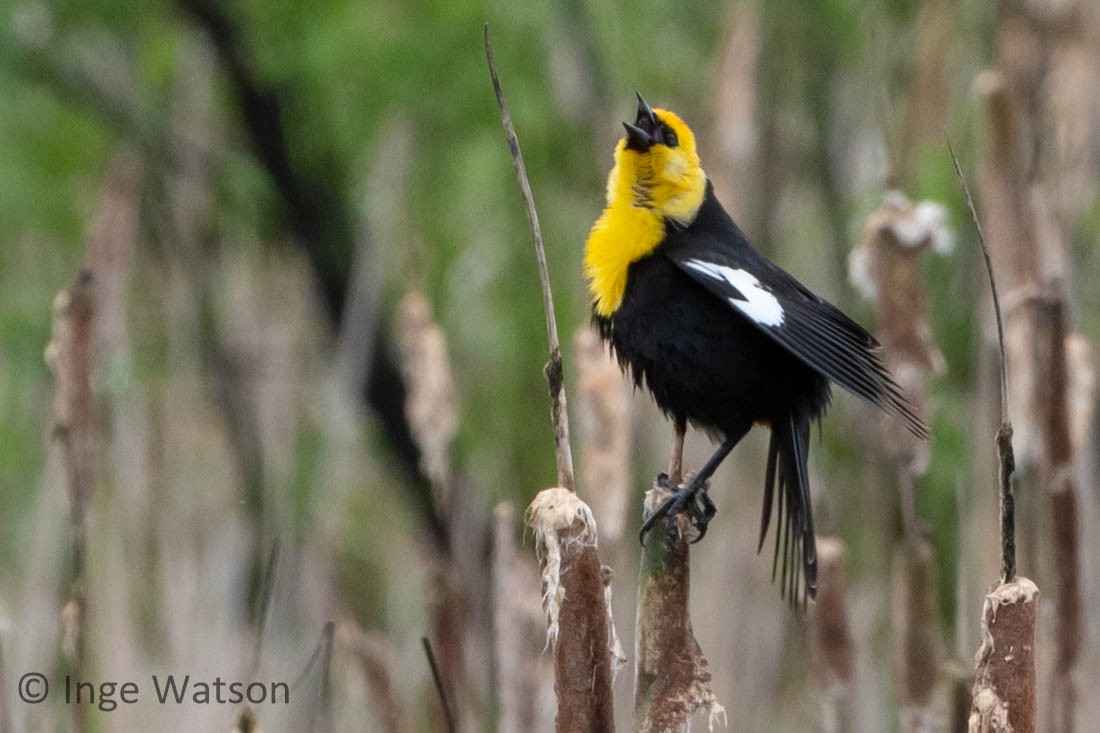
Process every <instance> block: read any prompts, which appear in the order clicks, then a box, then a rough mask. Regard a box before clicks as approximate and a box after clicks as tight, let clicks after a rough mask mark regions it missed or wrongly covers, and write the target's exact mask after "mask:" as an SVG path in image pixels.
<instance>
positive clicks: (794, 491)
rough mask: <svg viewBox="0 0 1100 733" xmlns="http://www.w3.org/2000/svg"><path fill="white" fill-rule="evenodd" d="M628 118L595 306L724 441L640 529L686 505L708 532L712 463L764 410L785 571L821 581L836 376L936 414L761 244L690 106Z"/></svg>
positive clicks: (595, 264)
mask: <svg viewBox="0 0 1100 733" xmlns="http://www.w3.org/2000/svg"><path fill="white" fill-rule="evenodd" d="M623 124H624V126H625V127H626V136H625V137H624V138H623V139H622V140H620V141H619V143H618V145H617V146H616V148H615V166H614V168H612V170H611V174H610V176H609V178H608V181H607V207H606V208H605V209H604V211H603V214H602V215H601V216H600V218H599V220H598V221H597V222H596V224H595V225H594V226H593V227H592V232H591V234H590V235H589V237H588V242H587V243H586V245H585V257H584V268H585V276H586V278H587V281H588V288H589V292H590V293H591V296H592V301H593V302H592V308H593V315H594V319H595V322H596V324H597V326H598V327H599V331H600V334H601V335H602V337H603V338H604V339H605V340H606V341H608V342H609V343H610V345H611V347H612V350H613V351H614V353H615V355H616V356H617V358H618V360H619V363H620V365H621V366H622V368H623V370H624V371H628V370H629V371H630V372H631V373H632V376H633V378H634V381H635V383H636V384H638V385H639V386H641V385H645V386H646V387H648V389H649V391H650V392H651V393H652V394H653V398H654V400H655V401H656V402H657V404H658V405H659V406H660V407H661V409H662V410H664V412H665V414H666V415H668V416H669V417H671V418H672V419H673V420H674V421H675V422H676V425H677V427H678V429H680V430H683V429H684V427H685V425H686V423H687V421H689V420H690V421H691V423H692V424H693V425H695V426H696V427H698V428H701V429H703V430H705V431H707V432H708V433H709V434H710V435H711V437H712V438H713V439H715V440H716V441H717V442H720V445H719V447H718V449H717V450H716V451H715V453H714V455H713V456H712V457H711V458H710V459H709V460H708V461H707V462H706V464H705V465H704V466H703V468H702V469H700V470H699V472H698V473H696V474H695V476H694V477H693V478H692V479H691V481H690V482H689V483H688V484H687V486H686V487H682V488H679V487H677V490H676V491H675V493H674V494H673V496H672V498H671V499H669V500H668V502H666V503H665V504H664V505H663V506H662V507H661V508H660V509H659V510H658V511H657V512H656V513H655V514H654V515H652V516H651V517H649V518H648V520H647V521H646V522H645V524H644V525H643V527H642V535H643V537H644V535H645V533H646V532H647V531H648V530H649V529H650V528H651V527H652V526H653V523H654V522H655V521H656V520H657V519H658V518H660V517H663V516H666V515H668V514H669V513H670V512H678V511H687V512H688V513H689V515H690V516H691V517H692V519H693V521H694V523H695V525H696V526H697V527H698V529H699V530H700V534H699V536H701V535H702V533H703V532H705V530H706V524H707V522H708V521H709V520H710V518H711V516H713V514H714V504H713V503H712V502H711V501H710V499H709V498H707V495H706V491H705V489H706V484H707V481H708V479H709V478H710V476H711V474H713V472H714V470H715V469H716V468H717V467H718V465H719V464H720V463H721V462H722V460H723V459H724V458H725V457H726V456H727V455H728V454H729V452H730V451H731V450H732V449H733V447H734V446H735V445H736V444H737V442H738V441H740V440H741V438H742V437H744V435H745V434H746V433H747V432H748V431H749V429H750V428H751V427H752V426H753V424H755V423H759V424H761V425H766V426H768V427H770V428H771V442H770V445H769V447H768V460H767V469H766V475H765V478H764V513H763V518H762V522H761V528H760V544H761V545H762V544H763V541H764V537H765V536H766V534H767V530H768V525H769V523H770V519H771V514H772V506H773V503H774V504H775V505H776V506H777V507H778V517H779V522H780V524H779V529H778V530H777V531H776V549H775V552H776V558H777V559H778V557H779V555H780V554H782V557H783V571H782V576H781V577H782V579H781V581H780V582H781V587H783V588H787V589H789V590H790V591H791V592H792V596H793V595H794V592H795V591H796V589H797V587H798V585H799V580H798V576H799V574H801V575H802V576H803V585H802V589H803V591H804V593H807V594H809V595H811V596H812V595H813V594H814V590H815V585H816V550H815V546H814V530H813V517H812V514H811V501H810V487H809V479H808V475H807V470H806V458H807V452H808V450H809V437H810V424H811V422H812V421H813V420H815V419H816V418H819V417H820V416H821V415H822V413H823V412H824V410H825V407H826V406H827V405H828V402H829V381H830V380H831V381H833V382H836V383H837V384H839V385H841V386H842V387H844V388H845V389H847V390H849V391H851V392H853V393H854V394H856V395H858V396H860V397H862V398H864V399H866V400H869V401H870V402H872V403H874V404H876V405H878V406H879V407H881V408H883V409H885V410H887V411H888V412H891V413H894V414H897V415H899V416H900V417H901V418H902V419H903V420H904V421H905V423H906V425H907V426H908V428H909V430H911V431H912V432H913V433H914V434H916V435H918V436H920V437H922V438H926V437H928V434H929V433H928V428H927V427H925V425H924V424H923V423H922V422H921V420H920V418H918V417H917V415H916V414H915V413H914V412H913V409H912V408H911V407H910V405H909V404H908V402H906V400H905V398H904V397H903V396H902V394H901V391H900V389H899V388H898V386H897V384H895V383H894V381H893V380H892V379H891V377H890V375H889V373H888V372H887V370H886V368H885V366H884V365H883V363H882V361H881V360H880V359H879V356H878V354H877V352H878V350H879V348H880V347H879V345H878V343H877V342H876V341H875V339H874V338H873V337H872V336H871V335H870V334H868V333H867V331H865V330H864V329H863V328H862V327H860V326H859V325H858V324H857V323H855V322H854V321H853V320H852V319H850V318H849V317H848V316H846V315H844V313H842V312H841V311H840V310H838V309H837V308H836V307H835V306H833V305H831V304H829V303H827V302H826V301H824V300H822V299H821V298H819V297H818V296H816V295H814V294H813V293H812V292H810V290H809V289H808V288H806V287H805V286H804V285H802V284H801V283H800V282H798V281H797V280H795V279H794V278H793V277H792V276H791V275H789V274H788V273H786V272H784V271H783V270H782V269H780V268H779V267H778V266H777V265H775V264H774V263H772V262H771V261H769V260H768V259H766V258H765V257H764V256H763V255H761V254H760V253H759V252H757V251H756V250H755V249H753V247H752V246H751V245H750V244H749V242H748V240H747V239H746V238H745V235H744V234H743V233H742V232H741V230H740V229H739V228H738V227H737V225H736V224H735V223H734V222H733V220H732V219H731V218H730V216H729V214H727V213H726V211H725V209H723V208H722V205H721V204H720V203H719V202H718V199H717V198H716V197H715V195H714V190H713V187H712V185H711V183H710V181H708V180H707V175H706V173H705V172H704V171H703V168H702V167H701V165H700V162H699V155H698V153H697V152H696V148H695V136H694V134H693V133H692V131H691V129H690V128H689V127H688V126H687V125H686V124H685V123H684V122H683V120H681V119H680V118H679V117H678V116H676V115H675V114H674V113H672V112H669V111H667V110H663V109H651V108H650V106H649V105H648V104H647V103H646V102H645V100H644V99H642V97H641V95H638V115H637V119H635V121H634V124H629V123H623ZM663 478H664V477H663V476H662V479H663ZM777 486H778V491H776V487H777ZM781 537H782V539H780V538H781ZM799 556H801V562H799V561H798V559H799ZM773 568H774V564H773ZM788 568H789V570H788ZM773 573H774V569H773Z"/></svg>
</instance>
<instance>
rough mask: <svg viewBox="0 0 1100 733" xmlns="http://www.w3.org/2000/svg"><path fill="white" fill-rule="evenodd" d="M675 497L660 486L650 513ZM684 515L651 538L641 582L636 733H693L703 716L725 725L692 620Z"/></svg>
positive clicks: (650, 496)
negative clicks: (694, 724)
mask: <svg viewBox="0 0 1100 733" xmlns="http://www.w3.org/2000/svg"><path fill="white" fill-rule="evenodd" d="M669 496H671V492H670V491H669V490H668V489H666V488H664V487H663V486H661V485H659V484H654V486H653V488H652V489H650V490H649V491H648V492H646V500H645V508H646V511H647V512H653V511H656V510H657V509H658V508H659V507H660V506H661V505H662V504H663V503H664V501H665V500H666V499H668V498H669ZM691 531H693V530H692V528H691V527H690V520H688V518H687V517H685V516H683V515H679V514H678V515H676V516H674V517H665V518H663V519H660V520H658V521H657V523H656V524H654V526H653V528H652V530H650V532H649V534H647V535H646V543H645V547H644V549H643V550H642V565H641V572H640V577H639V580H638V616H637V623H636V624H635V634H636V636H635V646H634V656H635V658H636V659H635V668H634V669H635V672H634V727H633V729H632V730H633V731H634V732H635V733H663V732H664V731H672V732H679V731H687V730H690V728H691V719H692V716H693V715H694V714H695V713H696V712H697V711H700V710H701V711H703V712H704V713H705V714H706V715H707V718H708V725H711V726H712V725H713V723H714V722H715V721H716V720H718V719H724V717H725V710H724V709H723V708H722V706H721V705H719V704H718V701H717V699H716V698H715V697H714V692H713V691H712V690H711V685H710V671H709V670H708V669H707V660H706V659H705V658H704V656H703V651H702V649H701V648H700V647H699V642H698V641H696V639H695V634H694V633H693V632H692V629H691V619H690V618H689V615H688V600H689V597H690V590H691V581H690V578H691V574H690V566H689V563H688V559H689V553H688V537H687V536H685V535H686V533H688V532H691Z"/></svg>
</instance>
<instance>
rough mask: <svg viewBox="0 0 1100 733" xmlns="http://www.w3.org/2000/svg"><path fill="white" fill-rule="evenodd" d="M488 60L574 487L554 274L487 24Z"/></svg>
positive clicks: (569, 484)
mask: <svg viewBox="0 0 1100 733" xmlns="http://www.w3.org/2000/svg"><path fill="white" fill-rule="evenodd" d="M484 41H485V59H486V61H487V62H488V64H489V76H490V77H492V80H493V91H494V92H496V97H497V106H498V107H499V108H500V121H501V123H502V124H503V125H504V136H505V138H506V139H507V140H508V150H509V152H510V153H511V154H512V163H513V164H514V165H515V167H516V177H517V178H518V179H519V187H520V191H521V192H522V193H523V209H524V211H525V212H527V222H528V224H530V225H531V234H532V236H533V237H534V240H535V258H536V259H537V260H538V265H539V281H540V282H541V283H542V305H543V307H544V308H545V310H546V333H547V336H548V337H549V341H550V362H549V363H548V364H547V365H546V379H547V381H549V383H550V398H551V399H552V400H553V404H552V407H551V410H550V416H551V419H552V420H553V423H554V446H555V448H556V452H555V453H556V457H557V463H558V485H559V486H562V487H565V488H567V489H569V490H571V491H572V490H573V455H572V451H571V449H570V447H569V416H568V413H567V410H566V401H565V385H564V380H563V376H562V360H561V346H560V344H559V342H558V324H557V321H556V320H555V318H554V296H553V293H552V292H551V290H550V274H549V271H548V269H547V266H546V250H545V248H544V247H543V245H542V229H541V228H540V227H539V216H538V212H537V211H536V210H535V199H534V196H532V194H531V184H530V182H529V181H528V180H527V167H526V166H525V165H524V163H523V153H522V152H521V151H520V149H519V138H518V137H517V136H516V129H515V126H514V125H513V124H512V115H511V113H509V112H508V104H507V103H506V102H505V101H504V90H503V89H502V88H501V86H500V77H499V76H497V70H496V67H495V66H494V65H493V47H492V46H491V45H490V44H489V24H488V23H486V24H485V31H484Z"/></svg>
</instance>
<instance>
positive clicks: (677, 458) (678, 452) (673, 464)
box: [668, 417, 687, 486]
mask: <svg viewBox="0 0 1100 733" xmlns="http://www.w3.org/2000/svg"><path fill="white" fill-rule="evenodd" d="M686 433H687V420H685V419H684V418H682V417H678V418H676V419H675V421H674V422H673V433H672V449H671V450H670V451H669V455H668V482H669V483H670V484H672V485H673V486H679V485H680V481H682V480H683V474H684V435H685V434H686Z"/></svg>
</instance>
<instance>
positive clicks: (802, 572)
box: [758, 417, 817, 604]
mask: <svg viewBox="0 0 1100 733" xmlns="http://www.w3.org/2000/svg"><path fill="white" fill-rule="evenodd" d="M809 447H810V422H809V420H807V419H805V418H800V417H791V418H790V419H789V420H787V421H786V423H785V424H778V425H772V435H771V442H770V443H769V445H768V469H767V473H766V475H765V478H764V512H763V517H762V520H761V525H760V541H759V545H758V551H759V547H762V546H763V544H764V537H765V536H766V535H767V532H768V527H769V525H770V524H771V516H772V504H773V502H774V503H775V505H776V516H777V522H778V525H777V527H776V531H775V556H774V557H773V558H772V580H773V581H775V580H776V571H777V570H779V579H778V580H779V591H780V593H781V594H782V595H784V596H785V597H789V598H790V600H791V602H792V603H795V604H797V603H798V601H799V596H801V599H802V600H803V602H805V600H806V599H807V598H813V597H814V595H815V593H816V592H817V545H816V543H815V541H814V519H813V507H812V500H811V498H810V479H809V473H808V470H807V466H806V463H807V459H808V455H809ZM777 468H778V470H776V469H777ZM777 480H778V488H779V490H778V492H777V491H776V490H775V489H776V481H777ZM780 555H782V561H781V560H780Z"/></svg>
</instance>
